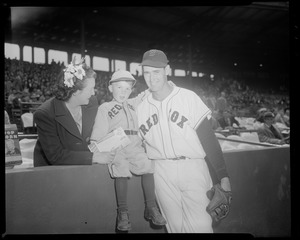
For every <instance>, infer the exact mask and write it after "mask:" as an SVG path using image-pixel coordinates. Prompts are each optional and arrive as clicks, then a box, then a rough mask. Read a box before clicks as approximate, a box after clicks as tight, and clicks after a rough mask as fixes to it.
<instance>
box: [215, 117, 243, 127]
mask: <svg viewBox="0 0 300 240" xmlns="http://www.w3.org/2000/svg"><path fill="white" fill-rule="evenodd" d="M229 119H230V125H229V124H228V123H227V122H226V120H225V118H224V117H221V118H219V119H218V122H219V124H220V126H221V128H223V129H224V128H225V127H232V125H233V124H234V123H235V124H236V125H237V126H240V123H239V122H238V121H237V120H236V119H235V118H234V116H230V117H229Z"/></svg>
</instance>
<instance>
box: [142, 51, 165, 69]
mask: <svg viewBox="0 0 300 240" xmlns="http://www.w3.org/2000/svg"><path fill="white" fill-rule="evenodd" d="M168 62H169V60H168V58H167V56H166V54H165V53H164V52H163V51H161V50H157V49H151V50H149V51H147V52H145V53H144V56H143V60H142V62H141V64H140V65H141V66H150V67H157V68H164V67H165V66H167V65H168Z"/></svg>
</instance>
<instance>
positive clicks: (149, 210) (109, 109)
mask: <svg viewBox="0 0 300 240" xmlns="http://www.w3.org/2000/svg"><path fill="white" fill-rule="evenodd" d="M135 82H136V80H135V78H134V77H133V76H132V75H131V74H130V72H128V71H125V70H119V71H116V72H115V73H114V74H113V75H112V78H111V80H110V81H109V87H108V88H109V91H110V92H111V93H112V94H113V100H112V101H111V102H105V103H103V104H101V105H100V106H99V108H98V112H97V116H96V119H95V124H94V127H93V132H92V135H91V140H94V141H99V140H101V139H103V138H104V137H105V136H106V135H107V134H108V133H110V132H112V131H114V130H115V129H117V128H119V127H122V128H123V129H124V132H125V134H126V135H128V138H129V139H130V144H129V145H127V146H126V147H124V148H123V149H120V150H118V151H117V152H116V155H115V158H114V159H113V161H111V162H110V159H107V160H106V159H103V163H107V164H108V169H109V172H110V175H111V177H112V178H115V191H116V198H117V205H118V209H117V211H118V215H117V229H118V230H120V231H129V230H130V229H131V223H130V220H129V214H128V206H127V183H128V179H127V178H130V177H132V174H131V173H134V174H136V175H142V187H143V191H144V196H145V205H146V207H145V212H144V217H145V218H146V219H147V220H151V221H152V222H153V223H154V224H155V225H165V224H166V220H165V219H164V218H163V217H162V215H161V213H160V212H159V210H158V208H157V206H156V198H155V192H154V178H153V162H152V161H150V160H149V159H148V157H147V154H146V153H145V149H144V148H143V147H142V141H141V138H140V137H139V136H138V124H137V116H136V111H135V110H136V107H137V105H138V104H139V103H140V102H141V101H142V99H143V98H144V97H145V96H146V95H147V93H148V94H149V91H148V90H146V91H144V92H142V93H140V94H139V95H138V96H137V97H136V98H131V99H128V98H129V96H130V94H131V92H132V87H133V86H134V84H135Z"/></svg>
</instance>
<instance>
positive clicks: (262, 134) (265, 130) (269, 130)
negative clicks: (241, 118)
mask: <svg viewBox="0 0 300 240" xmlns="http://www.w3.org/2000/svg"><path fill="white" fill-rule="evenodd" d="M274 118H275V116H274V114H273V113H272V112H265V113H264V115H263V121H264V123H263V125H262V126H261V127H259V128H258V132H257V133H258V137H259V141H260V142H267V143H272V144H278V145H283V144H289V143H290V139H289V137H287V138H284V137H283V135H282V134H281V132H280V130H279V129H278V128H277V126H276V125H275V120H274Z"/></svg>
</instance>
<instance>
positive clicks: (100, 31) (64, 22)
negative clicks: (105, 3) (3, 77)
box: [5, 1, 297, 73]
mask: <svg viewBox="0 0 300 240" xmlns="http://www.w3.org/2000/svg"><path fill="white" fill-rule="evenodd" d="M10 7H11V8H10V11H9V10H8V11H7V15H6V19H7V21H6V23H7V24H6V28H5V29H6V33H5V37H6V38H5V39H6V41H7V42H16V43H21V44H24V45H31V46H32V45H34V46H38V45H40V46H43V47H45V46H49V48H50V47H51V48H53V47H55V48H56V49H62V50H65V49H66V48H67V49H74V50H75V51H77V52H80V51H81V52H82V51H84V50H87V51H86V53H87V54H89V55H99V54H100V55H103V56H105V55H107V56H114V57H118V58H119V59H122V58H124V56H126V57H127V59H128V58H129V59H130V60H131V61H133V62H140V61H141V57H142V54H143V53H144V52H145V51H146V50H148V49H150V48H157V49H161V50H163V51H165V52H166V54H167V55H168V58H169V60H170V63H171V64H172V66H173V67H178V68H181V67H182V68H186V69H193V70H194V69H199V70H201V69H210V68H214V69H215V70H216V69H231V68H232V67H233V63H234V62H236V63H238V66H239V67H240V68H241V69H245V70H247V69H248V70H250V71H251V70H252V69H254V68H256V67H257V66H258V65H259V64H263V65H264V67H265V69H269V70H274V71H282V72H284V73H286V72H288V64H289V45H290V43H289V30H290V27H289V25H290V22H289V2H288V1H284V2H252V3H251V4H243V5H232V6H178V7H171V6H156V7H139V6H134V7H133V6H130V7H30V6H26V7H18V6H10ZM295 27H297V26H295ZM83 49H84V50H83Z"/></svg>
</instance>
